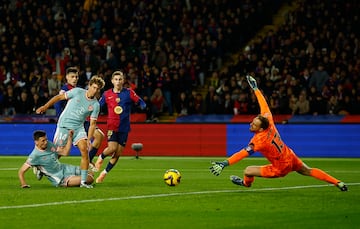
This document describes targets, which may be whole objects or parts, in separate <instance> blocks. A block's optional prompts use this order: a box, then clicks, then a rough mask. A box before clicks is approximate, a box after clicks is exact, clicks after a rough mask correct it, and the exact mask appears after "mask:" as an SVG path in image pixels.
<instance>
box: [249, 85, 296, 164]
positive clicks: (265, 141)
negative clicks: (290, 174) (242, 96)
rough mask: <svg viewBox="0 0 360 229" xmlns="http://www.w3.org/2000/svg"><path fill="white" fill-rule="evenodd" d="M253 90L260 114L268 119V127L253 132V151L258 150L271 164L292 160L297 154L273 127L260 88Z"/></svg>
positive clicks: (285, 162) (270, 115) (272, 121)
mask: <svg viewBox="0 0 360 229" xmlns="http://www.w3.org/2000/svg"><path fill="white" fill-rule="evenodd" d="M254 92H255V95H256V97H257V100H258V102H259V105H260V112H261V115H262V116H264V117H266V118H268V119H269V127H268V128H267V129H266V130H264V131H262V132H258V133H255V135H254V136H253V137H252V139H251V140H250V144H252V145H253V150H254V151H255V152H260V153H261V154H262V155H263V156H264V157H266V158H267V159H268V160H269V161H270V162H271V163H272V164H273V166H276V167H283V166H284V164H287V163H289V162H292V161H293V159H294V157H297V156H296V155H295V154H294V152H293V151H292V149H290V148H289V147H288V146H287V145H286V144H285V143H284V142H283V141H282V140H281V137H280V134H279V132H278V130H277V129H276V127H275V123H274V120H273V117H272V114H271V112H270V108H269V106H268V104H267V102H266V100H265V98H264V96H263V95H262V93H261V92H260V90H255V91H254Z"/></svg>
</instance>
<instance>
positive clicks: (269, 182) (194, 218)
mask: <svg viewBox="0 0 360 229" xmlns="http://www.w3.org/2000/svg"><path fill="white" fill-rule="evenodd" d="M25 158H26V157H20V156H19V157H10V156H2V157H0V225H1V226H0V228H357V227H358V226H359V225H360V218H359V212H360V195H359V191H360V183H359V182H360V179H359V178H360V167H359V164H360V159H311V158H304V162H305V163H307V164H308V165H309V166H312V167H318V168H321V169H323V170H325V171H327V172H329V173H330V174H331V175H333V176H335V177H337V178H339V179H342V180H344V181H345V182H346V183H348V184H349V185H348V186H349V191H348V192H341V191H340V190H339V189H337V188H336V187H333V186H330V185H327V183H325V182H322V181H319V180H316V179H314V178H311V177H305V176H301V175H299V174H297V173H290V174H289V175H288V176H286V177H284V178H278V179H265V178H256V179H255V183H254V184H253V186H252V187H251V188H244V187H239V186H236V185H233V184H232V183H231V181H230V180H229V176H230V175H232V174H236V175H241V176H242V171H243V169H244V168H245V167H246V166H247V165H262V164H265V163H266V161H265V160H264V159H263V158H247V159H245V160H243V161H242V162H240V163H238V164H236V165H234V166H231V167H227V168H225V170H224V171H223V173H222V174H221V175H220V176H218V177H216V176H214V175H212V174H211V173H210V172H209V169H208V168H209V167H210V162H211V161H213V160H223V159H224V158H206V157H205V158H204V157H202V158H195V157H194V158H191V157H185V158H184V157H141V159H139V160H136V159H134V158H133V157H122V158H121V159H120V161H119V162H118V164H117V166H116V167H115V168H114V169H113V170H112V171H111V172H110V173H109V174H108V175H107V177H106V179H105V181H104V183H102V184H96V185H95V187H94V189H80V188H55V187H52V186H51V184H50V182H48V181H47V179H44V178H43V179H42V180H41V181H37V180H36V178H35V175H33V173H32V172H31V171H29V172H27V174H26V179H27V182H28V184H30V185H31V188H30V189H21V188H20V186H19V181H18V178H17V170H18V168H19V167H20V166H21V165H22V163H23V162H24V161H25ZM95 160H96V158H95ZM61 161H62V162H64V163H71V164H78V163H79V162H80V158H79V157H73V156H70V157H66V158H61ZM107 162H108V159H105V162H104V166H105V165H106V163H107ZM169 168H176V169H178V170H179V171H180V172H181V175H182V180H181V183H180V185H178V186H176V187H169V186H167V185H166V184H165V183H164V181H163V174H164V172H165V171H166V170H167V169H169ZM96 175H98V174H96Z"/></svg>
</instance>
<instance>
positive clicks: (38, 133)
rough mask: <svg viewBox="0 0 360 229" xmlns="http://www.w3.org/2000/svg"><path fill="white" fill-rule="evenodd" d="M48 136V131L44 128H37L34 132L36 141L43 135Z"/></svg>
mask: <svg viewBox="0 0 360 229" xmlns="http://www.w3.org/2000/svg"><path fill="white" fill-rule="evenodd" d="M45 136H46V132H45V131H43V130H35V131H34V133H33V139H34V140H35V141H37V140H39V138H41V137H45Z"/></svg>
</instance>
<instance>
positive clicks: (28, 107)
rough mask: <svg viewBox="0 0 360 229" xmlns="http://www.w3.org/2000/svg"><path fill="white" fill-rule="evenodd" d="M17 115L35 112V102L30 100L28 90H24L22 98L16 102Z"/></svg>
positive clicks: (21, 94)
mask: <svg viewBox="0 0 360 229" xmlns="http://www.w3.org/2000/svg"><path fill="white" fill-rule="evenodd" d="M15 110H16V114H31V113H32V111H33V101H32V98H29V96H28V93H27V92H26V90H22V91H21V93H20V97H19V98H18V99H17V100H16V102H15Z"/></svg>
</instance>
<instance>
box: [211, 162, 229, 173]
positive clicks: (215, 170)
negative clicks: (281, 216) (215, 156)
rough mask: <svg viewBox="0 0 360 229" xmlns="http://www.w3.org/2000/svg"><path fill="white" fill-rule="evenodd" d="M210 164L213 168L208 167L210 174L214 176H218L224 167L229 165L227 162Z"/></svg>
mask: <svg viewBox="0 0 360 229" xmlns="http://www.w3.org/2000/svg"><path fill="white" fill-rule="evenodd" d="M211 164H212V165H213V166H211V167H210V172H211V173H212V174H214V175H215V176H219V175H220V173H221V172H222V170H223V169H224V168H225V166H228V165H229V162H228V161H222V162H217V161H214V162H212V163H211Z"/></svg>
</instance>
